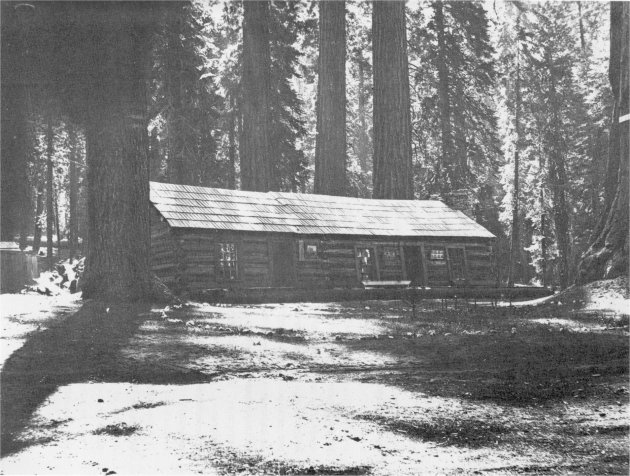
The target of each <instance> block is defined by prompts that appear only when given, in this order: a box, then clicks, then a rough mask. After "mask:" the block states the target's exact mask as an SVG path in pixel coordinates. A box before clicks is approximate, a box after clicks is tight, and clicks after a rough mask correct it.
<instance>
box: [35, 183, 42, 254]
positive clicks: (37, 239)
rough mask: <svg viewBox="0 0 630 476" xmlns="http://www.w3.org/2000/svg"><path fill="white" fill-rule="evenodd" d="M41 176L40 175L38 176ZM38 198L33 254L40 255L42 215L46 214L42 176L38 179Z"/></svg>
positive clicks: (36, 201) (36, 202)
mask: <svg viewBox="0 0 630 476" xmlns="http://www.w3.org/2000/svg"><path fill="white" fill-rule="evenodd" d="M38 175H39V174H38ZM37 181H38V182H37V192H36V193H37V198H36V200H35V229H34V231H33V253H36V254H37V253H39V247H40V246H41V244H42V213H44V185H43V183H42V178H41V176H38V177H37Z"/></svg>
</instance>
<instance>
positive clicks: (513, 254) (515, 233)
mask: <svg viewBox="0 0 630 476" xmlns="http://www.w3.org/2000/svg"><path fill="white" fill-rule="evenodd" d="M517 15H518V16H517V18H516V35H517V40H516V79H515V82H514V89H515V103H514V135H515V136H516V137H515V141H514V182H513V183H514V187H513V188H514V190H513V197H512V236H511V242H510V264H509V272H508V283H507V285H508V287H513V286H514V281H515V280H517V279H518V278H519V277H520V276H519V275H520V274H521V273H518V269H519V268H520V267H519V266H518V263H517V262H518V257H520V256H521V246H520V238H519V198H520V183H519V173H520V170H519V169H520V163H519V162H520V161H519V148H520V131H521V56H520V54H521V51H520V43H519V42H520V24H521V22H520V19H521V14H520V11H519V13H517Z"/></svg>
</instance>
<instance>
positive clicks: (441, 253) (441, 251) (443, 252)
mask: <svg viewBox="0 0 630 476" xmlns="http://www.w3.org/2000/svg"><path fill="white" fill-rule="evenodd" d="M433 253H439V257H435V256H434V255H433ZM429 260H430V261H438V262H442V261H443V262H446V261H447V259H446V248H442V249H439V248H431V249H430V250H429Z"/></svg>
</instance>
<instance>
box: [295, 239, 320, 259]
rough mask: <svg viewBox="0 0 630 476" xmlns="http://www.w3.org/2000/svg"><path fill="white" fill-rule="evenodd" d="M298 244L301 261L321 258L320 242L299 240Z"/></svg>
mask: <svg viewBox="0 0 630 476" xmlns="http://www.w3.org/2000/svg"><path fill="white" fill-rule="evenodd" d="M298 245H299V246H298V248H299V249H298V254H299V259H300V261H316V260H317V259H318V258H319V242H317V241H305V240H299V242H298Z"/></svg>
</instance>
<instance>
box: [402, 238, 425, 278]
mask: <svg viewBox="0 0 630 476" xmlns="http://www.w3.org/2000/svg"><path fill="white" fill-rule="evenodd" d="M403 252H404V254H405V269H406V270H407V279H409V280H410V281H411V285H412V286H426V283H425V282H424V272H423V269H422V267H423V266H424V261H423V260H422V247H420V246H405V247H404V248H403Z"/></svg>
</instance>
